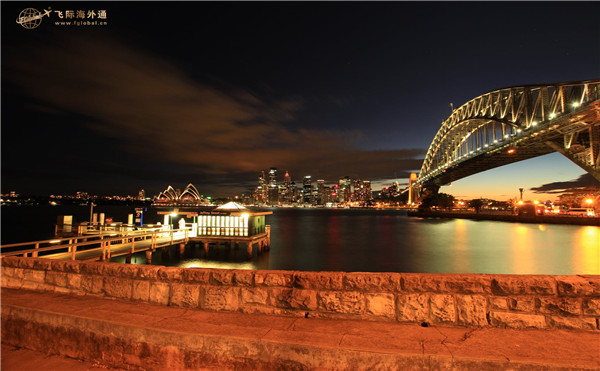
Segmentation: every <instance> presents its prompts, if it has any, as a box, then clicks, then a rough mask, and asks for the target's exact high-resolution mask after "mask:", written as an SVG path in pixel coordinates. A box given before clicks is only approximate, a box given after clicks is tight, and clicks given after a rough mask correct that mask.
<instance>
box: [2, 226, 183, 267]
mask: <svg viewBox="0 0 600 371" xmlns="http://www.w3.org/2000/svg"><path fill="white" fill-rule="evenodd" d="M192 230H193V228H192V227H186V228H184V229H175V230H174V229H172V228H171V227H170V226H162V227H153V228H144V229H139V230H123V231H118V230H112V231H111V230H107V229H103V230H101V232H102V233H99V234H88V235H81V236H77V237H67V238H57V239H52V240H42V241H33V242H22V243H14V244H7V245H1V246H0V253H1V254H0V259H1V258H4V257H6V256H22V257H28V256H31V257H49V258H52V256H51V255H54V254H61V253H62V254H65V253H70V254H71V260H75V259H76V253H77V252H80V253H81V252H82V251H85V252H90V253H93V252H97V254H96V255H97V256H101V257H102V258H103V259H106V258H109V257H110V255H111V248H112V247H114V245H119V247H120V248H123V246H124V245H127V244H131V253H134V252H135V245H136V243H139V242H143V241H147V240H151V241H150V244H148V246H147V248H146V249H147V250H150V249H154V248H156V247H157V245H158V244H159V243H160V244H163V245H169V244H171V245H172V244H175V243H177V242H180V241H184V242H187V241H188V239H189V237H190V233H191V232H192ZM7 250H8V251H7Z"/></svg>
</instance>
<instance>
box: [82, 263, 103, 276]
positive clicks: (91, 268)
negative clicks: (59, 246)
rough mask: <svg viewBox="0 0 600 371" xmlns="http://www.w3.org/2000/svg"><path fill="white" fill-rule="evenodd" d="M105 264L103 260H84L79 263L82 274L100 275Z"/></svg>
mask: <svg viewBox="0 0 600 371" xmlns="http://www.w3.org/2000/svg"><path fill="white" fill-rule="evenodd" d="M105 266H106V263H105V262H85V263H84V264H81V267H80V271H81V273H84V274H88V275H90V274H95V275H99V276H102V275H104V267H105Z"/></svg>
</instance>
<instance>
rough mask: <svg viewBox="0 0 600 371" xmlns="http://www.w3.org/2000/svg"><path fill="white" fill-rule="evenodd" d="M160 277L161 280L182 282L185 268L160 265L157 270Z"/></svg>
mask: <svg viewBox="0 0 600 371" xmlns="http://www.w3.org/2000/svg"><path fill="white" fill-rule="evenodd" d="M157 275H158V279H160V280H161V281H169V282H174V281H176V282H181V279H182V275H183V268H177V267H160V269H159V270H158V272H157Z"/></svg>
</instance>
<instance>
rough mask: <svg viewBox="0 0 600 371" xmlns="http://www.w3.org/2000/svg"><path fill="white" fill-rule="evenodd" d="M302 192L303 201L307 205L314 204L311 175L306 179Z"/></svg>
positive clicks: (303, 182)
mask: <svg viewBox="0 0 600 371" xmlns="http://www.w3.org/2000/svg"><path fill="white" fill-rule="evenodd" d="M302 190H303V191H304V193H303V199H302V201H303V202H304V203H306V204H310V203H312V177H311V176H310V175H307V176H305V177H304V180H303V181H302Z"/></svg>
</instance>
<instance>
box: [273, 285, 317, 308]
mask: <svg viewBox="0 0 600 371" xmlns="http://www.w3.org/2000/svg"><path fill="white" fill-rule="evenodd" d="M268 292H269V295H268V296H269V300H268V302H267V303H268V305H270V306H272V307H277V308H281V309H301V310H315V309H317V293H316V291H314V290H300V289H288V288H279V287H273V288H270V289H268Z"/></svg>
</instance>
